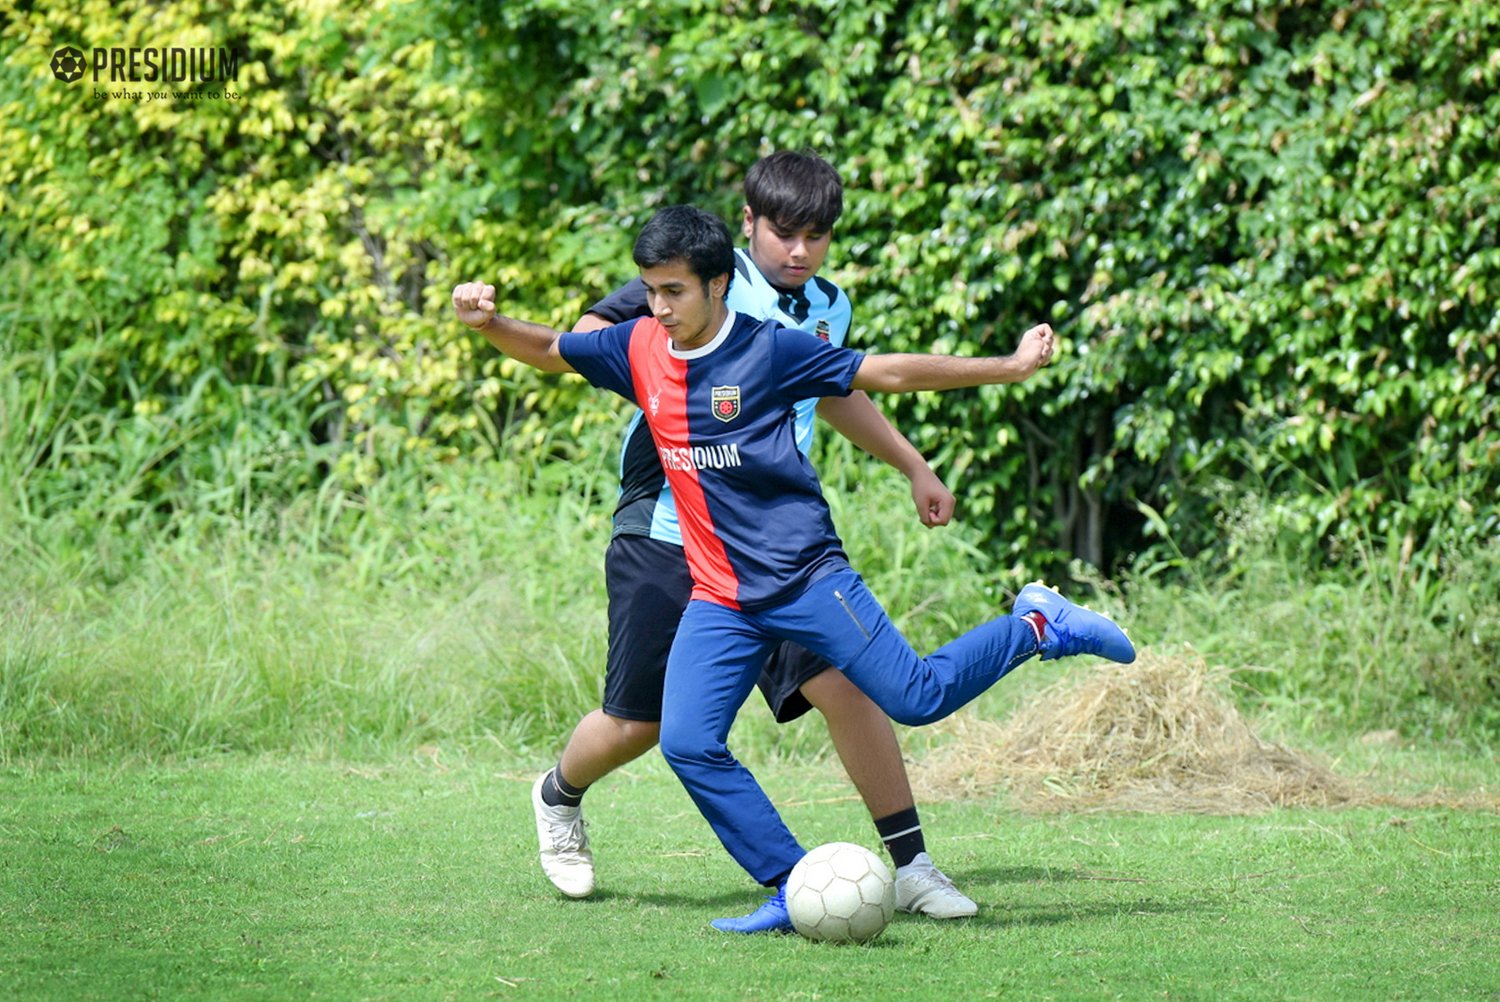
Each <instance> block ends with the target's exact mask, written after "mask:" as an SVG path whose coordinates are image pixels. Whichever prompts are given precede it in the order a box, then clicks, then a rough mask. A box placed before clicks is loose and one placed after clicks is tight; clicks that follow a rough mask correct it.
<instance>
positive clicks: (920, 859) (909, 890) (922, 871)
mask: <svg viewBox="0 0 1500 1002" xmlns="http://www.w3.org/2000/svg"><path fill="white" fill-rule="evenodd" d="M896 907H897V908H899V909H901V910H902V911H904V912H915V913H918V914H921V915H927V916H929V917H931V918H938V919H951V918H968V917H969V916H971V915H977V914H979V906H978V905H976V904H975V903H974V902H972V901H970V900H969V899H968V898H967V897H965V896H964V893H963V892H962V891H960V890H959V889H958V888H957V887H954V886H953V881H951V880H949V879H948V877H947V875H946V874H945V873H943V871H942V870H939V869H938V868H937V867H935V866H933V865H932V857H931V856H929V855H927V853H925V852H919V853H917V858H916V859H913V860H912V861H911V862H910V863H907V864H906V865H905V866H903V867H901V868H900V869H898V870H897V871H896Z"/></svg>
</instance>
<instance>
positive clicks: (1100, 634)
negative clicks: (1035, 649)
mask: <svg viewBox="0 0 1500 1002" xmlns="http://www.w3.org/2000/svg"><path fill="white" fill-rule="evenodd" d="M1036 614H1039V615H1040V616H1041V618H1042V619H1043V620H1044V621H1045V622H1044V624H1043V626H1042V640H1041V643H1040V644H1039V645H1038V646H1039V647H1040V648H1041V651H1042V660H1043V661H1051V660H1052V659H1053V658H1063V657H1068V656H1070V655H1073V654H1097V655H1098V656H1099V657H1101V658H1108V659H1109V660H1111V661H1117V662H1119V663H1120V664H1122V665H1128V664H1130V663H1131V662H1132V661H1134V660H1135V647H1134V645H1132V644H1131V642H1130V638H1129V637H1127V636H1126V635H1125V631H1124V630H1122V629H1120V628H1119V627H1118V626H1116V625H1115V623H1114V620H1112V619H1110V618H1109V617H1108V616H1101V615H1100V614H1099V613H1097V612H1093V611H1091V610H1089V609H1085V608H1084V607H1083V606H1081V605H1075V604H1073V603H1072V602H1069V601H1068V600H1067V599H1065V598H1063V597H1062V596H1061V595H1059V594H1058V593H1057V592H1055V591H1053V590H1052V589H1051V588H1048V587H1047V586H1046V585H1044V584H1041V583H1039V582H1034V583H1032V584H1029V585H1027V586H1026V587H1025V588H1022V589H1021V592H1020V594H1018V595H1017V596H1016V604H1015V606H1014V607H1013V608H1012V609H1011V615H1013V616H1017V617H1019V618H1021V619H1025V620H1026V621H1027V622H1028V623H1034V622H1035V620H1034V619H1033V618H1032V617H1033V615H1036Z"/></svg>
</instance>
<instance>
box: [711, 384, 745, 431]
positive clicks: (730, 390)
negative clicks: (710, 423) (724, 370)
mask: <svg viewBox="0 0 1500 1002" xmlns="http://www.w3.org/2000/svg"><path fill="white" fill-rule="evenodd" d="M711 399H712V402H713V409H714V417H716V418H718V419H719V420H720V421H723V422H724V423H726V424H727V423H729V422H730V421H733V420H734V419H735V418H737V417H739V416H740V388H739V387H738V386H715V387H714V388H713V396H712V398H711Z"/></svg>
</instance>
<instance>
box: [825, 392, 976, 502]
mask: <svg viewBox="0 0 1500 1002" xmlns="http://www.w3.org/2000/svg"><path fill="white" fill-rule="evenodd" d="M818 416H819V417H821V418H823V420H825V421H827V422H828V423H829V424H831V425H833V427H834V428H835V429H836V430H837V431H838V433H839V434H840V435H843V436H844V437H845V438H847V439H848V440H849V441H851V442H853V443H854V444H855V445H857V446H859V447H860V448H861V449H863V450H864V451H865V452H868V453H869V454H870V455H872V456H874V457H875V458H876V459H878V460H880V461H881V462H883V463H885V464H886V465H888V466H891V467H893V468H895V469H896V470H898V471H899V472H900V473H901V474H902V475H904V476H905V477H906V479H907V480H910V481H911V499H912V501H913V502H915V504H916V506H917V517H918V518H920V519H921V520H922V524H923V525H925V526H927V527H928V528H931V527H933V526H935V525H947V524H948V522H949V521H950V520H952V518H953V504H954V501H953V492H952V491H950V490H948V488H947V487H945V486H944V485H943V481H942V480H941V479H940V478H939V477H938V475H937V474H936V473H934V472H933V471H932V467H930V466H928V465H927V460H926V459H924V458H922V454H921V453H920V452H918V451H917V447H916V446H914V445H912V444H911V442H909V441H907V438H906V436H905V435H902V434H901V432H899V431H897V430H896V426H895V425H893V424H891V422H890V420H889V419H888V418H886V416H885V415H884V414H882V413H881V412H880V408H878V407H876V406H875V404H874V403H873V402H872V401H871V400H870V397H869V395H867V394H865V393H863V392H861V391H859V390H855V391H854V392H853V393H851V394H849V395H848V396H847V397H824V398H823V399H822V400H821V401H819V402H818Z"/></svg>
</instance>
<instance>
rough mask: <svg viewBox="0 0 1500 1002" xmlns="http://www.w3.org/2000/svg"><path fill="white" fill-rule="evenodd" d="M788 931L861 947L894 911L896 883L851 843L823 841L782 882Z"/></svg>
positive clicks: (870, 856) (875, 859)
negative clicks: (784, 892) (789, 925)
mask: <svg viewBox="0 0 1500 1002" xmlns="http://www.w3.org/2000/svg"><path fill="white" fill-rule="evenodd" d="M786 910H787V914H788V915H789V916H790V917H791V920H792V928H794V929H796V930H797V931H798V932H799V933H801V934H802V935H803V936H806V937H807V938H808V939H811V940H816V941H819V942H825V943H864V942H868V941H869V940H872V939H874V938H875V937H876V936H879V935H880V934H881V933H882V932H884V931H885V927H886V926H887V925H889V924H890V921H891V916H892V915H894V914H895V912H896V881H895V880H894V879H893V878H892V877H891V871H890V868H889V867H887V866H886V865H885V862H884V861H883V860H881V858H880V857H879V856H877V855H875V854H874V853H873V852H871V851H870V850H868V849H866V848H864V847H863V846H858V845H854V844H853V843H851V842H829V843H828V844H827V845H820V846H818V847H817V848H816V849H813V850H811V851H810V852H808V854H807V855H805V856H803V857H802V859H801V861H799V862H798V863H797V865H796V866H794V867H792V872H791V875H790V876H789V877H787V881H786Z"/></svg>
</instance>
